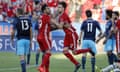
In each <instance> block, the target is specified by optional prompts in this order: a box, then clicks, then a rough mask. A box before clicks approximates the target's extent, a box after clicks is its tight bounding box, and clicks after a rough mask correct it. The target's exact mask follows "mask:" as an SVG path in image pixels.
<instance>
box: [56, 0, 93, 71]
mask: <svg viewBox="0 0 120 72" xmlns="http://www.w3.org/2000/svg"><path fill="white" fill-rule="evenodd" d="M66 6H67V5H66V3H65V2H63V1H62V2H59V3H58V16H57V18H56V19H57V21H58V23H59V24H58V25H57V27H58V28H59V29H63V30H64V32H65V38H64V48H63V53H64V55H65V56H66V57H67V58H68V59H69V60H70V61H71V62H72V63H73V64H74V65H75V70H74V72H77V71H78V69H79V68H80V64H79V62H78V61H77V60H76V59H75V58H74V57H73V56H72V55H71V53H70V52H69V50H72V52H73V54H75V55H77V54H80V53H85V52H89V51H91V50H90V49H80V50H77V40H78V35H77V33H76V30H75V28H73V26H72V25H71V21H70V18H69V16H68V15H67V14H66V13H65V9H66ZM56 24H57V23H56Z"/></svg>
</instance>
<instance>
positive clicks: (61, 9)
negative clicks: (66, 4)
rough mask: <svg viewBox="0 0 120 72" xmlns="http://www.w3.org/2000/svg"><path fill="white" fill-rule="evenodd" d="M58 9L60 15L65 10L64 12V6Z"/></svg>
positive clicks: (59, 6)
mask: <svg viewBox="0 0 120 72" xmlns="http://www.w3.org/2000/svg"><path fill="white" fill-rule="evenodd" d="M57 9H58V12H59V13H61V12H63V10H64V8H63V6H62V5H60V4H59V5H58V7H57Z"/></svg>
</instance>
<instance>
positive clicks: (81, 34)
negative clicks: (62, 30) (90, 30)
mask: <svg viewBox="0 0 120 72" xmlns="http://www.w3.org/2000/svg"><path fill="white" fill-rule="evenodd" d="M82 36H83V31H81V32H80V36H79V39H78V40H79V41H78V42H79V45H80V44H81V39H82Z"/></svg>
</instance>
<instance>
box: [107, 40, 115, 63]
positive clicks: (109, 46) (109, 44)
mask: <svg viewBox="0 0 120 72" xmlns="http://www.w3.org/2000/svg"><path fill="white" fill-rule="evenodd" d="M114 46H115V43H114V41H113V40H112V39H108V40H107V42H106V44H105V51H106V52H107V56H108V63H109V64H110V65H111V64H113V62H114V58H115V54H114V53H113V48H114Z"/></svg>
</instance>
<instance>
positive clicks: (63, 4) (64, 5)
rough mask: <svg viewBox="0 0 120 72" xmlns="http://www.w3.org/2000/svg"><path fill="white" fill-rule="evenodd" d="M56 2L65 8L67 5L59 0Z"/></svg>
mask: <svg viewBox="0 0 120 72" xmlns="http://www.w3.org/2000/svg"><path fill="white" fill-rule="evenodd" d="M58 4H60V5H62V6H63V7H64V9H66V7H67V4H66V2H64V1H61V2H59V3H58Z"/></svg>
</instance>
